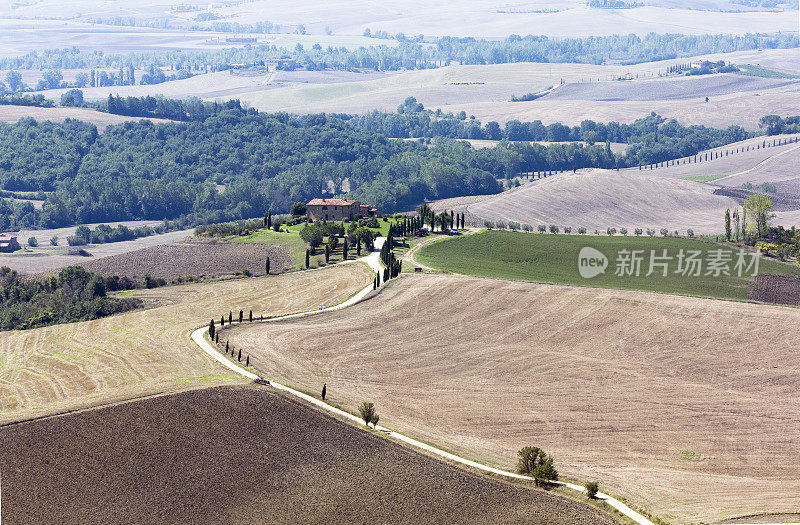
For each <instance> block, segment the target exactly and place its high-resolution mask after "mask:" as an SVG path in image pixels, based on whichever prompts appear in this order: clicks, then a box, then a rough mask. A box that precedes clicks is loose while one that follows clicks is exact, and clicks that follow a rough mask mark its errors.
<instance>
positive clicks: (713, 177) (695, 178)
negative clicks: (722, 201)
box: [681, 173, 730, 182]
mask: <svg viewBox="0 0 800 525" xmlns="http://www.w3.org/2000/svg"><path fill="white" fill-rule="evenodd" d="M728 175H730V174H728ZM725 176H727V175H725V174H724V173H720V174H719V175H695V176H693V177H681V180H690V181H692V182H712V181H715V180H717V179H721V178H722V177H725Z"/></svg>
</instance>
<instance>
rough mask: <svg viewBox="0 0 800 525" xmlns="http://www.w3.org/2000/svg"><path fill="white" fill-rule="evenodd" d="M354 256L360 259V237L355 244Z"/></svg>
mask: <svg viewBox="0 0 800 525" xmlns="http://www.w3.org/2000/svg"><path fill="white" fill-rule="evenodd" d="M356 255H358V256H359V257H361V237H359V238H358V241H357V242H356Z"/></svg>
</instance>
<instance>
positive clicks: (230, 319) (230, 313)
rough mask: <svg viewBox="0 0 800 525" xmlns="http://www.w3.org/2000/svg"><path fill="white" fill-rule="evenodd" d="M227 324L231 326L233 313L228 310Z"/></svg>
mask: <svg viewBox="0 0 800 525" xmlns="http://www.w3.org/2000/svg"><path fill="white" fill-rule="evenodd" d="M228 324H233V312H232V311H231V310H228Z"/></svg>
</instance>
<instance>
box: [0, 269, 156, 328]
mask: <svg viewBox="0 0 800 525" xmlns="http://www.w3.org/2000/svg"><path fill="white" fill-rule="evenodd" d="M133 287H134V283H133V282H132V281H131V280H130V279H126V278H119V277H116V276H114V277H103V276H102V275H100V274H96V273H91V272H89V271H87V270H86V269H85V268H83V267H81V266H68V267H66V268H64V269H62V270H61V271H60V272H59V273H58V275H53V276H50V277H46V278H42V279H36V280H28V279H22V278H20V276H19V275H18V274H17V272H16V271H14V270H11V269H9V268H7V267H2V268H0V290H2V292H1V293H0V329H2V330H16V329H27V328H36V327H38V326H48V325H51V324H57V323H71V322H75V321H85V320H88V319H98V318H100V317H105V316H107V315H111V314H115V313H119V312H125V311H128V310H131V309H133V308H137V307H139V306H140V304H141V301H139V300H138V299H115V298H110V297H107V296H106V293H107V292H108V291H115V290H125V289H130V288H133Z"/></svg>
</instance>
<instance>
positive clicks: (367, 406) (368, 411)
mask: <svg viewBox="0 0 800 525" xmlns="http://www.w3.org/2000/svg"><path fill="white" fill-rule="evenodd" d="M358 413H359V414H361V419H363V420H364V424H365V425H367V426H369V424H370V423H372V422H373V419H375V416H376V415H377V413H376V412H375V405H374V404H373V403H368V402H366V401H364V402H363V403H361V406H359V407H358Z"/></svg>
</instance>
